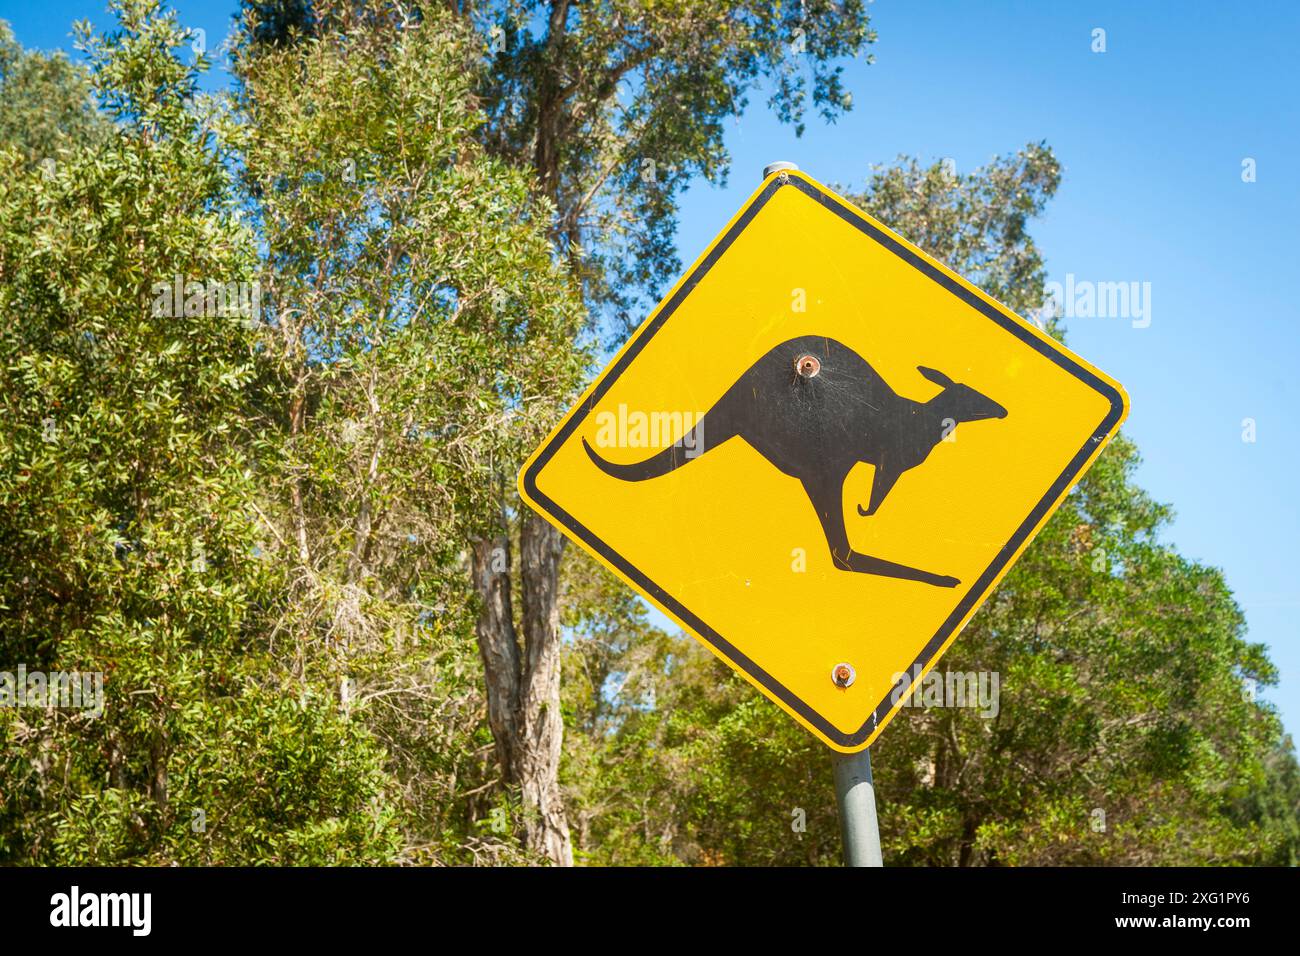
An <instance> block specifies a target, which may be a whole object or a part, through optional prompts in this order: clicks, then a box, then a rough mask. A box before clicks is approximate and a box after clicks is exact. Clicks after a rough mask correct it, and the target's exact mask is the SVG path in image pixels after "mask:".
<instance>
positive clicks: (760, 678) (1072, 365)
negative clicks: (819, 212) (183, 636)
mask: <svg viewBox="0 0 1300 956" xmlns="http://www.w3.org/2000/svg"><path fill="white" fill-rule="evenodd" d="M786 186H792V187H794V188H795V189H797V190H799V191H800V192H801V193H803V194H805V195H806V196H808V197H810V198H811V199H813V200H814V201H815V202H817V203H819V204H821V205H822V206H824V207H826V209H828V210H829V211H831V212H833V213H834V214H835V215H837V216H839V217H840V218H841V219H843V220H844V221H845V222H847V223H849V224H850V225H852V226H854V227H855V228H856V229H858V230H859V231H861V232H863V233H865V234H866V235H867V236H868V237H870V238H871V239H873V240H875V241H876V242H877V243H879V244H880V245H882V246H884V247H885V248H886V249H888V250H889V251H890V252H892V253H894V255H896V256H898V257H899V258H900V259H902V260H903V261H904V262H906V263H907V264H908V265H910V266H912V267H913V268H915V269H917V270H918V271H920V272H921V273H922V274H924V275H926V276H927V277H929V278H930V279H933V280H934V281H935V282H937V283H938V284H939V285H941V286H943V288H945V289H947V290H948V291H949V292H951V293H952V294H953V295H955V296H956V297H957V298H959V299H961V300H962V301H963V302H964V303H966V304H967V305H969V306H970V307H972V308H974V309H975V310H977V311H978V312H980V313H982V314H983V315H985V316H986V317H987V318H990V319H992V320H993V321H994V322H996V323H997V324H998V325H1000V326H1001V327H1002V328H1003V329H1005V330H1006V331H1008V332H1010V333H1011V334H1012V335H1014V336H1015V337H1016V338H1018V339H1019V340H1020V341H1021V342H1023V343H1024V344H1025V345H1028V346H1029V347H1030V348H1032V349H1034V350H1035V351H1036V352H1038V353H1040V354H1041V355H1043V356H1045V357H1046V358H1048V359H1050V360H1051V361H1053V362H1055V363H1056V364H1057V365H1058V366H1060V367H1061V368H1062V369H1064V370H1065V371H1067V372H1069V373H1070V374H1071V375H1073V376H1075V377H1076V378H1078V379H1079V380H1080V381H1082V382H1084V383H1085V384H1087V385H1089V386H1091V387H1092V388H1093V389H1095V390H1096V391H1098V392H1099V393H1101V394H1102V395H1103V396H1104V397H1105V398H1106V399H1107V400H1108V401H1109V402H1110V411H1109V412H1108V413H1107V414H1106V417H1105V418H1103V419H1102V421H1101V424H1100V425H1098V426H1097V428H1096V430H1095V431H1094V432H1093V433H1092V434H1091V435H1090V436H1089V437H1088V440H1087V441H1085V442H1084V444H1083V447H1082V448H1080V449H1079V451H1078V452H1077V453H1076V454H1075V456H1074V457H1073V458H1072V459H1070V463H1069V464H1068V465H1067V466H1066V468H1065V470H1064V471H1063V472H1061V474H1060V476H1059V477H1058V478H1057V479H1056V481H1054V482H1053V483H1052V485H1051V487H1050V488H1049V489H1048V490H1047V493H1046V494H1044V495H1043V497H1042V498H1041V499H1040V500H1039V501H1038V503H1037V504H1036V505H1035V506H1034V508H1033V510H1032V511H1031V512H1030V513H1029V516H1028V517H1026V518H1025V520H1024V521H1022V522H1021V523H1020V525H1019V526H1018V527H1017V528H1016V531H1015V533H1014V534H1013V535H1012V537H1011V540H1009V541H1008V542H1007V543H1006V544H1005V545H1003V547H1002V549H1001V550H1000V551H999V552H998V554H997V556H996V557H995V558H994V559H993V563H992V564H990V565H989V566H988V568H987V569H985V571H984V573H983V574H982V575H980V577H979V578H978V580H976V582H975V584H974V585H973V586H972V587H971V588H970V590H968V591H967V592H966V594H965V595H964V596H963V598H962V599H961V601H960V602H958V604H957V606H956V608H954V609H953V611H952V613H951V614H949V615H948V617H947V618H945V619H944V622H943V624H941V625H940V627H939V630H938V631H937V632H936V633H935V635H934V636H933V637H932V638H930V640H929V641H928V642H927V643H926V645H925V646H924V647H923V648H922V649H921V652H920V654H918V655H917V657H916V660H915V661H913V662H912V665H911V667H909V668H908V672H909V673H911V674H917V673H920V672H921V671H924V670H925V669H926V668H928V667H929V666H930V664H931V662H933V661H934V659H935V656H936V655H937V654H938V653H939V650H940V649H941V648H942V647H943V646H944V644H946V643H947V641H948V639H949V638H950V637H951V636H952V634H953V631H954V630H955V629H956V628H957V627H958V626H959V625H960V624H961V622H962V620H963V619H964V618H965V617H966V615H967V613H969V612H970V610H971V608H973V607H977V606H978V605H979V604H981V603H982V602H983V601H984V600H985V599H986V597H987V595H988V591H989V588H990V587H991V586H992V584H993V581H994V580H996V578H997V576H998V575H999V574H1001V573H1002V570H1003V568H1005V567H1006V566H1007V564H1008V562H1009V561H1010V560H1011V557H1012V556H1013V555H1014V554H1015V553H1016V552H1017V551H1018V550H1019V549H1020V547H1021V546H1022V545H1023V544H1025V543H1026V542H1027V541H1028V540H1029V539H1030V538H1031V537H1033V535H1034V529H1036V528H1037V527H1038V524H1039V522H1040V521H1042V520H1043V517H1044V516H1045V515H1046V514H1048V513H1049V512H1050V511H1051V509H1052V505H1053V503H1054V502H1055V501H1056V500H1057V499H1058V498H1059V497H1060V496H1061V495H1062V494H1063V493H1064V492H1065V490H1066V489H1067V488H1069V487H1070V485H1072V484H1073V483H1074V481H1075V480H1076V479H1077V478H1078V477H1079V475H1080V473H1081V472H1082V471H1083V469H1084V468H1085V466H1086V465H1087V463H1088V461H1089V460H1090V459H1091V458H1092V457H1093V455H1094V454H1095V453H1096V452H1097V449H1098V446H1099V445H1100V444H1101V443H1102V442H1103V441H1105V440H1106V438H1107V436H1108V435H1110V434H1111V432H1112V431H1113V430H1114V429H1115V426H1116V425H1118V424H1119V423H1120V421H1122V420H1123V418H1124V414H1125V402H1124V396H1123V395H1122V394H1121V393H1120V392H1119V390H1118V389H1116V388H1115V387H1113V386H1112V385H1111V384H1110V383H1108V382H1106V381H1105V380H1103V379H1101V378H1100V377H1098V376H1097V375H1096V374H1095V373H1094V372H1093V371H1092V370H1090V369H1088V368H1085V367H1084V366H1082V365H1080V364H1079V363H1078V362H1077V361H1075V360H1074V358H1073V357H1072V356H1071V355H1070V354H1069V353H1067V352H1064V351H1062V350H1061V348H1060V347H1058V346H1056V345H1055V344H1054V343H1049V342H1044V341H1043V340H1042V339H1040V338H1039V337H1038V336H1036V335H1034V334H1033V333H1032V332H1030V331H1029V330H1028V329H1026V328H1025V327H1024V326H1023V325H1021V324H1020V323H1019V322H1018V321H1016V320H1014V319H1012V318H1011V317H1010V316H1008V315H1006V314H1004V313H1003V312H1002V311H1001V310H999V309H998V308H997V307H995V306H993V305H990V304H989V303H988V302H986V301H985V300H984V299H982V298H980V296H978V295H976V294H975V293H974V292H972V291H971V290H969V289H967V288H966V287H965V286H963V285H962V284H961V283H959V282H957V281H956V280H954V279H953V278H951V277H950V276H948V275H946V274H945V273H944V272H943V271H942V270H940V269H938V268H936V267H935V266H934V265H933V264H932V263H930V262H927V261H926V260H925V259H923V258H922V257H921V256H919V255H917V254H916V253H915V252H913V251H912V250H910V249H908V248H907V247H906V246H904V245H903V244H902V243H900V242H899V241H898V240H897V239H894V238H893V237H892V236H890V235H889V234H887V233H885V232H883V231H882V230H881V229H879V228H878V227H877V226H875V225H874V224H873V223H872V222H870V221H869V220H868V219H866V218H865V217H863V216H862V215H860V214H859V213H857V212H855V211H853V210H852V209H849V208H847V207H845V206H844V205H843V204H841V203H840V202H838V201H837V200H836V199H835V198H833V197H832V196H830V195H829V194H827V193H826V192H824V191H823V190H821V189H820V188H818V187H817V185H816V184H814V183H811V182H809V181H807V180H805V179H803V178H802V177H799V176H788V177H783V176H779V175H778V176H775V177H773V178H772V179H771V180H770V181H769V182H768V183H767V184H766V185H765V186H764V188H763V189H762V190H761V191H760V192H759V194H758V195H757V196H755V197H754V198H753V199H752V200H751V202H750V204H749V206H748V207H746V208H745V210H744V211H743V212H742V213H741V215H740V216H739V217H738V218H737V219H736V221H735V222H733V223H732V224H731V227H730V228H729V229H728V230H727V232H726V234H725V235H724V236H723V237H722V239H721V240H720V241H719V242H718V243H717V244H716V245H714V246H713V248H712V249H710V250H709V253H708V255H707V256H705V258H704V259H703V260H702V261H701V262H700V263H699V264H698V265H696V266H695V268H694V269H692V270H691V271H690V273H689V274H688V275H687V277H686V280H685V281H684V282H683V283H682V284H681V285H680V286H678V287H677V289H676V291H674V292H673V294H672V296H671V298H669V299H668V301H667V302H665V303H664V305H663V307H662V308H661V309H660V310H659V311H658V312H657V313H656V314H655V316H654V318H653V319H652V320H651V321H650V322H648V323H647V324H646V325H645V326H644V327H643V328H642V329H641V330H640V331H639V332H638V333H637V334H636V337H635V338H634V339H633V340H632V342H631V344H629V346H628V347H627V349H626V350H625V351H624V352H623V353H622V354H621V355H619V357H618V359H617V360H616V361H615V363H614V365H613V366H612V367H611V368H610V369H609V370H608V371H607V372H606V373H605V374H604V375H603V376H602V377H601V379H600V381H599V383H597V385H596V388H595V389H594V390H593V391H592V393H591V395H590V396H588V397H587V399H586V400H585V401H584V402H582V403H581V404H580V405H579V406H578V407H577V408H575V409H574V410H573V411H571V412H570V414H569V417H568V419H567V420H566V421H565V422H564V424H563V426H562V427H561V428H560V430H559V431H558V432H557V433H556V434H555V436H554V438H552V439H551V441H549V442H547V444H546V446H545V448H543V449H542V452H541V454H539V455H538V456H537V457H536V458H535V459H534V460H533V462H532V463H531V464H530V465H529V466H528V467H527V468H526V469H525V471H524V473H523V485H524V490H525V491H526V492H527V494H528V496H529V497H530V498H532V499H533V501H535V502H536V503H537V504H539V505H541V506H542V507H544V508H545V509H546V510H547V511H548V512H549V513H550V516H551V517H552V518H554V519H555V520H556V521H557V522H559V523H560V524H561V525H563V526H564V527H565V528H567V529H568V530H569V531H570V532H571V533H572V534H573V535H575V536H576V537H578V538H579V539H581V540H582V541H583V542H585V543H586V544H587V545H588V546H589V547H590V548H592V550H594V551H595V552H596V553H598V554H599V555H600V556H601V557H603V558H604V559H605V560H606V561H608V562H609V563H610V564H611V565H613V566H614V567H616V568H618V569H619V571H621V572H622V573H623V574H624V575H626V576H627V577H628V578H629V579H631V580H632V581H634V582H636V584H637V586H638V587H640V588H641V589H642V590H643V591H645V592H646V593H648V594H650V595H651V596H653V597H654V599H655V600H656V601H657V602H659V604H661V605H663V606H664V607H666V608H668V609H669V610H670V611H671V612H672V613H673V615H675V616H676V617H677V619H678V620H680V621H681V622H682V623H684V624H685V625H686V626H687V627H689V628H690V629H691V630H692V631H694V632H695V634H696V635H698V636H699V637H700V638H701V639H702V640H704V641H707V642H708V643H709V644H711V645H712V646H713V647H714V648H716V649H717V650H718V651H719V652H720V653H721V654H722V655H723V656H724V657H726V658H727V659H728V660H729V661H731V662H732V663H733V664H735V665H736V666H737V667H739V668H740V669H741V670H743V671H744V672H745V673H746V674H748V675H749V676H750V677H751V678H752V679H753V680H755V681H757V682H758V683H759V684H761V685H762V686H763V687H765V688H767V690H768V692H769V693H771V694H772V695H773V696H774V697H776V698H778V699H779V700H781V701H782V702H784V703H785V705H786V706H787V707H789V708H790V709H791V710H792V711H794V712H795V713H797V714H799V716H800V717H802V718H803V719H804V720H806V721H807V722H808V723H809V724H811V725H812V726H814V727H816V728H817V730H818V731H820V732H821V733H822V734H824V735H825V736H826V738H827V739H829V740H832V741H834V742H835V743H836V744H838V745H839V746H841V747H859V746H860V745H861V744H862V742H863V741H865V740H867V739H868V738H869V737H870V736H871V735H872V734H873V733H874V732H875V729H876V726H877V725H878V723H879V722H880V721H881V720H883V719H884V718H885V717H887V716H888V715H889V712H890V710H891V709H893V704H892V703H891V700H890V697H891V696H892V692H891V694H890V695H887V696H886V697H885V698H884V700H882V701H881V702H880V703H879V704H877V705H876V708H875V709H874V710H873V711H872V712H871V715H870V716H869V717H868V718H867V720H866V721H865V722H864V723H863V724H862V726H861V727H859V728H858V729H857V730H856V731H854V732H853V733H850V734H846V733H844V732H843V731H841V730H839V729H838V728H836V727H834V726H833V725H832V724H831V723H830V722H829V721H828V720H826V718H824V717H822V716H821V715H820V714H819V713H817V712H816V711H815V710H813V708H812V707H810V706H809V705H808V704H806V703H805V702H804V701H803V700H802V699H800V698H799V697H797V696H795V694H794V693H792V692H791V691H790V690H789V689H788V688H787V687H786V686H785V685H784V684H782V683H781V682H780V681H778V680H777V679H776V678H774V677H773V676H772V675H771V674H769V673H767V671H765V670H763V669H762V668H761V667H759V666H758V665H757V664H756V663H755V662H754V661H753V660H751V659H750V658H749V657H748V656H746V655H745V654H744V653H742V652H741V651H740V649H739V648H737V647H736V646H735V645H734V644H732V643H731V642H730V641H728V640H727V639H726V638H725V637H723V636H722V635H721V634H719V633H718V632H717V631H715V630H714V629H713V628H711V627H709V625H708V624H706V623H704V621H702V620H700V618H699V617H697V616H696V615H695V614H693V613H692V612H691V611H690V609H689V608H687V607H685V606H684V605H683V604H681V602H679V601H678V600H677V599H676V598H674V597H673V596H672V595H671V594H669V593H668V592H667V591H665V590H664V589H663V588H661V587H660V586H659V585H658V584H656V583H655V582H654V581H652V580H650V578H649V577H647V576H646V575H645V574H644V573H642V572H641V571H640V569H638V568H637V567H635V566H634V565H633V564H632V563H631V562H630V561H628V560H627V559H625V558H624V557H623V556H622V555H620V554H618V553H617V552H615V551H614V550H613V549H612V548H610V547H609V546H608V545H607V544H605V542H604V541H602V540H601V539H600V538H598V537H597V536H596V535H595V534H593V533H592V532H591V531H590V530H589V529H588V528H586V527H585V526H584V525H583V524H582V523H581V522H579V521H578V520H577V519H576V518H574V517H573V516H572V515H570V514H569V513H568V512H567V511H565V510H564V509H563V508H561V507H560V506H559V505H557V504H556V503H555V502H554V501H552V500H551V499H550V498H548V497H547V496H546V495H545V494H543V493H542V492H541V490H540V489H539V488H538V487H537V476H538V474H539V473H540V472H541V470H542V469H543V468H544V467H546V464H547V462H549V461H550V460H551V458H552V457H553V456H554V455H555V452H556V451H557V450H558V449H559V448H560V447H561V446H562V445H563V444H564V443H565V442H566V441H567V440H568V439H569V437H570V436H571V435H572V434H573V432H574V431H575V430H576V429H577V428H578V426H579V425H581V424H582V422H583V421H584V420H585V419H586V417H587V415H588V414H590V413H591V411H592V409H593V408H594V407H595V406H596V404H597V403H599V402H600V400H601V399H602V398H603V397H604V395H605V393H606V392H607V391H609V389H610V387H611V386H612V385H613V384H614V382H616V381H618V378H619V376H620V375H622V374H623V372H624V371H625V370H626V369H627V367H628V366H629V365H630V364H631V363H632V361H633V360H634V359H635V358H636V357H637V355H639V354H640V352H641V350H642V349H643V348H645V346H646V344H647V343H648V342H649V341H650V340H651V339H652V338H653V337H654V335H655V333H657V332H658V331H659V330H660V329H661V328H662V327H663V325H664V323H665V322H667V321H668V320H669V319H670V318H671V317H672V316H673V314H674V313H675V312H676V311H677V309H678V307H679V306H680V305H681V304H682V302H683V301H685V299H686V297H687V296H688V295H690V294H691V292H693V291H694V290H695V287H696V286H697V285H698V284H699V283H700V280H701V279H703V278H704V276H705V275H707V274H708V272H709V270H710V269H711V268H713V266H714V264H715V263H716V262H717V261H718V260H719V259H720V258H721V257H722V255H723V254H724V253H725V252H726V251H727V250H728V249H729V248H731V245H732V243H733V242H735V240H736V238H737V237H738V236H739V235H740V234H741V232H743V231H744V229H745V227H746V226H748V225H749V223H750V222H751V221H752V220H753V219H754V217H755V216H757V215H758V213H759V212H760V211H761V210H762V208H763V207H764V206H765V205H767V203H768V201H769V200H770V199H771V198H772V197H773V196H774V195H776V193H777V191H778V190H779V189H781V188H783V187H786ZM918 665H919V668H920V669H919V670H918Z"/></svg>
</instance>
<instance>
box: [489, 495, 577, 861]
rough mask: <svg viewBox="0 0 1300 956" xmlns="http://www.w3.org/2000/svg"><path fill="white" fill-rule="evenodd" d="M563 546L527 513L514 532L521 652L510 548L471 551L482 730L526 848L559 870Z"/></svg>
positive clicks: (564, 837)
mask: <svg viewBox="0 0 1300 956" xmlns="http://www.w3.org/2000/svg"><path fill="white" fill-rule="evenodd" d="M563 546H564V539H563V538H562V537H561V536H560V534H559V532H557V531H556V530H555V529H554V528H552V527H551V526H550V525H549V524H547V523H546V522H545V521H544V520H543V519H542V518H539V517H538V516H537V515H535V514H533V513H532V512H530V511H527V510H526V511H525V513H524V515H523V518H522V527H521V530H520V565H521V567H520V570H521V580H522V584H523V614H522V618H521V623H522V628H523V636H524V643H523V648H522V651H521V648H520V645H519V639H518V634H517V632H516V629H515V622H514V609H513V606H512V600H511V595H510V542H509V539H508V537H507V536H506V535H505V534H504V533H502V534H499V535H496V536H494V537H490V538H483V539H480V540H479V541H477V542H475V545H474V557H473V560H474V583H475V587H476V589H477V591H478V594H479V599H480V601H481V604H482V606H481V609H480V611H479V618H478V622H477V626H476V632H477V636H478V645H479V655H480V657H481V658H482V660H483V672H484V675H485V679H486V685H487V700H488V725H489V726H490V727H491V728H492V737H493V739H494V740H495V742H496V750H497V758H498V760H499V761H500V763H501V769H502V775H503V778H504V779H505V781H506V783H507V784H509V785H510V786H513V787H517V788H518V789H519V794H520V799H521V801H522V803H523V821H522V826H521V828H520V829H521V831H522V836H523V842H524V846H525V847H526V848H527V849H528V850H529V851H531V852H533V853H536V854H538V855H539V856H541V857H544V858H545V859H547V860H550V861H551V862H552V863H555V864H557V865H560V866H572V865H573V847H572V844H571V842H570V839H569V823H568V818H567V817H566V815H565V812H564V800H563V797H562V795H561V793H560V782H559V769H560V753H561V746H562V744H563V740H564V721H563V717H562V715H561V712H560V611H559V595H558V593H557V592H558V587H557V582H558V580H559V562H560V555H561V553H562V551H563Z"/></svg>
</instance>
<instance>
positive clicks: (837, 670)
mask: <svg viewBox="0 0 1300 956" xmlns="http://www.w3.org/2000/svg"><path fill="white" fill-rule="evenodd" d="M857 677H858V674H857V671H855V670H854V669H853V665H852V664H842V663H841V664H836V665H835V667H834V668H833V669H832V670H831V680H832V681H834V682H835V686H836V687H852V686H853V682H854V681H855V680H857Z"/></svg>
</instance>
